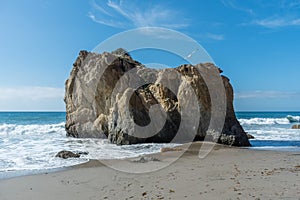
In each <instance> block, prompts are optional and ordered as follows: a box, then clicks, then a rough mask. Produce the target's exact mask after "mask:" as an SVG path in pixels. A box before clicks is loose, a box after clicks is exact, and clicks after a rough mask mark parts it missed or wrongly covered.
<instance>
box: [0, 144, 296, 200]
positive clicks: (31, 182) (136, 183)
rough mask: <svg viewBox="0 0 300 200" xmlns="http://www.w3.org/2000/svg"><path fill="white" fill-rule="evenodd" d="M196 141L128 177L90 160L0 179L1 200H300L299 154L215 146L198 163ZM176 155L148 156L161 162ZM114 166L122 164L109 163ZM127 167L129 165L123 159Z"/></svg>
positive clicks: (159, 154) (148, 164)
mask: <svg viewBox="0 0 300 200" xmlns="http://www.w3.org/2000/svg"><path fill="white" fill-rule="evenodd" d="M201 144H202V143H201V142H197V143H193V144H192V146H191V147H190V148H189V149H188V150H187V151H186V152H185V153H184V154H183V156H182V157H181V158H180V159H178V160H176V161H175V162H174V163H172V164H171V165H169V166H168V167H165V168H163V169H161V170H158V171H155V172H150V173H144V174H130V173H124V172H120V171H117V170H114V169H111V168H109V167H106V166H105V165H103V163H102V162H101V161H95V160H93V161H90V162H88V163H86V164H82V165H78V166H75V167H72V168H69V169H67V170H63V171H59V172H53V173H46V174H39V175H31V176H24V177H17V178H12V179H8V180H0V198H1V199H151V198H154V199H220V198H221V199H282V198H291V199H299V196H300V189H299V183H300V152H278V151H259V150H249V149H243V148H234V147H232V148H231V147H226V146H222V145H216V146H215V147H214V150H213V151H212V152H210V154H209V155H208V156H207V157H206V158H204V159H199V158H198V156H197V155H198V150H199V148H200V146H201ZM178 153H180V152H178V151H173V152H164V153H158V154H153V155H149V156H151V157H155V158H156V159H158V160H160V161H149V162H145V163H142V162H135V165H137V166H139V167H145V168H147V167H149V166H151V165H154V164H155V163H156V162H162V163H163V162H166V161H167V160H168V159H170V158H172V157H174V156H176V154H178ZM112 161H113V162H115V164H118V163H121V164H122V165H123V166H124V160H123V161H122V162H119V160H112ZM127 162H128V163H131V164H132V163H133V162H132V160H131V159H127Z"/></svg>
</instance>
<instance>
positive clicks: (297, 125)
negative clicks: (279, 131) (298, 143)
mask: <svg viewBox="0 0 300 200" xmlns="http://www.w3.org/2000/svg"><path fill="white" fill-rule="evenodd" d="M292 129H300V124H295V125H293V126H292Z"/></svg>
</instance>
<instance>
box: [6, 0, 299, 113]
mask: <svg viewBox="0 0 300 200" xmlns="http://www.w3.org/2000/svg"><path fill="white" fill-rule="evenodd" d="M0 25H1V29H0V44H1V48H0V58H1V65H0V110H64V103H63V96H64V82H65V80H66V79H67V78H68V76H69V73H70V71H71V68H72V64H73V62H74V60H75V58H76V57H77V55H78V52H79V51H80V50H82V49H86V50H92V49H94V47H95V46H97V45H98V44H99V43H100V42H102V41H104V40H105V39H107V38H109V37H110V36H112V35H114V34H117V33H120V32H123V31H125V30H129V29H133V28H138V27H144V26H155V27H164V28H170V29H174V30H177V31H180V32H182V33H184V34H186V35H188V36H190V37H192V38H194V39H195V40H196V41H197V42H199V43H200V44H201V45H202V46H203V47H204V48H205V49H206V50H207V52H208V53H209V54H210V56H211V57H212V58H213V59H214V61H215V63H216V64H217V65H218V66H220V67H221V68H222V69H223V70H224V74H225V75H227V76H228V77H229V78H230V79H231V83H232V84H233V86H234V89H235V107H236V110H239V111H266V110H273V111H277V110H292V111H293V110H294V111H299V110H300V101H299V99H300V87H299V85H300V84H299V82H300V81H299V80H300V79H299V74H300V39H299V35H300V0H290V1H288V0H243V1H242V0H240V1H238V0H214V1H207V0H205V1H204V0H187V1H171V0H170V1H167V0H165V1H161V0H160V1H159V0H154V1H146V0H144V1H142V0H140V1H137V0H123V1H118V0H98V1H96V0H95V1H92V0H91V1H85V0H81V1H76V2H75V1H73V0H62V1H61V0H51V1H50V0H49V1H47V0H27V1H17V0H1V1H0ZM161 59H162V60H163V59H164V58H161ZM140 61H141V62H143V60H140ZM172 64H174V63H172Z"/></svg>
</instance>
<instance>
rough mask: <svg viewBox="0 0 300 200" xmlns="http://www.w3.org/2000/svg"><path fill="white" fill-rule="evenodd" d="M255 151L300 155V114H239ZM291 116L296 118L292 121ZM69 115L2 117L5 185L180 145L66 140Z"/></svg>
mask: <svg viewBox="0 0 300 200" xmlns="http://www.w3.org/2000/svg"><path fill="white" fill-rule="evenodd" d="M236 114H237V117H238V120H239V121H240V123H241V125H242V126H243V127H244V129H245V131H246V132H248V133H250V134H252V135H253V136H254V137H255V139H254V140H251V141H250V142H251V144H252V145H253V147H251V148H253V149H262V150H279V151H299V152H300V130H293V129H291V127H292V125H293V123H292V122H290V121H289V119H290V120H291V119H294V120H295V121H297V120H299V119H300V112H237V113H236ZM287 116H290V117H289V119H288V118H287ZM64 125H65V112H0V179H1V178H7V177H11V176H16V175H23V174H33V173H39V172H44V171H51V170H57V169H61V168H63V167H68V166H73V165H76V164H80V163H84V162H87V161H88V160H89V159H112V158H128V157H136V156H139V155H143V154H150V153H156V152H159V151H160V149H161V148H162V147H170V146H175V145H176V144H138V145H129V146H117V145H114V144H110V142H109V141H108V140H107V139H78V138H72V137H66V133H65V129H64ZM61 150H70V151H73V152H88V155H82V156H81V157H80V158H76V159H66V160H64V159H60V158H56V157H55V155H56V154H57V153H58V152H59V151H61Z"/></svg>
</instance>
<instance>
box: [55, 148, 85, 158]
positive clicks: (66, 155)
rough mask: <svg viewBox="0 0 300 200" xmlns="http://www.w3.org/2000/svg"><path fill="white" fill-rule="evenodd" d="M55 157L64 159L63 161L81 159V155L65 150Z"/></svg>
mask: <svg viewBox="0 0 300 200" xmlns="http://www.w3.org/2000/svg"><path fill="white" fill-rule="evenodd" d="M55 157H59V158H63V159H68V158H79V157H80V154H78V153H73V152H71V151H65V150H63V151H60V152H58V153H57V154H56V156H55Z"/></svg>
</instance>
